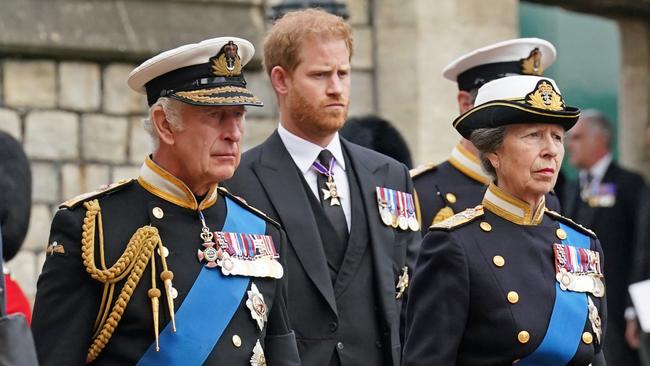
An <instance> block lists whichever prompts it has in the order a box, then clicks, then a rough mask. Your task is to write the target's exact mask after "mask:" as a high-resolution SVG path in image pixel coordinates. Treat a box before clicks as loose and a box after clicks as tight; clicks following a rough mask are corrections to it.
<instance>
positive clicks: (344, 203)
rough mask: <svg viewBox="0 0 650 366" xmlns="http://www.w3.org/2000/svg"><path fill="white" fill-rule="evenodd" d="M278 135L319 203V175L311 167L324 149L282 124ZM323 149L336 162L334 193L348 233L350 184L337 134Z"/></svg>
mask: <svg viewBox="0 0 650 366" xmlns="http://www.w3.org/2000/svg"><path fill="white" fill-rule="evenodd" d="M278 134H279V135H280V140H282V143H283V144H284V147H286V148H287V151H288V152H289V155H291V158H292V159H293V162H294V163H295V164H296V166H297V167H298V169H299V170H300V172H301V173H302V175H303V176H304V177H305V180H306V181H307V184H308V185H309V188H311V191H312V193H313V194H314V196H316V199H318V200H319V201H320V200H321V197H320V196H319V195H320V194H322V193H321V190H320V189H319V187H318V184H317V183H316V175H317V174H319V173H317V172H316V170H315V169H314V168H313V167H312V164H313V163H314V162H315V161H316V159H318V154H320V152H321V151H322V150H324V149H323V148H322V147H320V146H319V145H316V144H314V143H313V142H310V141H307V140H305V139H303V138H301V137H298V136H296V135H294V134H293V133H291V132H289V131H288V130H287V129H286V128H284V127H283V126H282V123H280V125H279V126H278ZM325 149H327V150H329V151H330V152H331V153H332V155H333V156H334V160H336V165H335V166H334V182H335V183H336V191H337V193H338V196H339V200H340V201H341V207H343V213H344V214H345V221H346V223H347V224H348V231H349V230H350V223H351V217H352V216H351V215H352V207H351V201H350V183H349V182H348V176H347V174H346V173H345V160H344V159H343V149H342V148H341V140H340V139H339V134H338V132H337V133H336V135H335V136H334V138H333V139H332V142H330V143H329V145H327V146H326V147H325Z"/></svg>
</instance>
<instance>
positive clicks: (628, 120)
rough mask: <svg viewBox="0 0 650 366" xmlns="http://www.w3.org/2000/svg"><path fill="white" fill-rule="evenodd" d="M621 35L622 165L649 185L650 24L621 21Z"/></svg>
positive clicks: (620, 102)
mask: <svg viewBox="0 0 650 366" xmlns="http://www.w3.org/2000/svg"><path fill="white" fill-rule="evenodd" d="M618 26H619V29H620V33H621V73H620V79H619V98H618V100H619V108H618V109H619V124H620V125H619V129H618V130H619V135H618V146H619V151H620V160H621V163H622V164H623V165H625V166H627V167H629V168H631V169H633V170H635V171H638V172H640V173H642V174H644V175H645V178H646V179H647V180H648V181H650V157H649V156H648V155H647V154H646V149H650V146H647V147H646V146H645V144H646V142H645V139H644V137H645V130H646V129H647V128H650V127H649V126H650V23H648V22H647V21H642V20H638V19H634V18H620V19H618Z"/></svg>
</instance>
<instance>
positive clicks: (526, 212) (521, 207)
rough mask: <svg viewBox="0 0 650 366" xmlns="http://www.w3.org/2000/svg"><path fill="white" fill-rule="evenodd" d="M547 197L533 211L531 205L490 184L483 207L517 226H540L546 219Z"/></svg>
mask: <svg viewBox="0 0 650 366" xmlns="http://www.w3.org/2000/svg"><path fill="white" fill-rule="evenodd" d="M545 200H546V199H545V197H544V196H542V201H541V202H540V203H539V205H537V209H536V210H535V211H533V208H532V207H530V205H529V204H528V203H526V202H524V201H522V200H520V199H518V198H515V197H513V196H512V195H511V194H509V193H507V192H506V191H504V190H502V189H501V188H499V187H497V186H496V185H495V184H494V183H490V186H489V187H488V189H487V191H486V192H485V196H483V207H485V208H486V209H488V210H490V211H491V212H493V213H494V214H495V215H497V216H500V217H502V218H504V219H506V220H508V221H511V222H514V223H515V224H517V225H539V224H540V223H541V222H542V219H543V217H544V209H545V207H546V204H545Z"/></svg>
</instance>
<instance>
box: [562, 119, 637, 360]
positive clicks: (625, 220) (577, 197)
mask: <svg viewBox="0 0 650 366" xmlns="http://www.w3.org/2000/svg"><path fill="white" fill-rule="evenodd" d="M613 141H614V130H613V127H612V124H611V123H610V121H609V120H608V119H607V117H606V116H605V115H604V114H602V113H601V112H599V111H596V110H585V111H584V112H583V113H582V115H581V116H580V120H579V121H578V123H577V124H576V126H575V127H574V128H573V129H572V130H571V131H570V132H569V134H568V135H567V141H566V146H567V149H568V151H569V161H570V162H571V164H572V165H573V166H575V167H576V168H577V169H579V176H578V179H577V180H575V181H572V182H570V183H569V184H568V185H567V187H566V189H565V198H564V201H563V202H562V206H563V207H564V209H565V213H566V215H567V216H569V217H571V218H572V219H574V220H575V221H576V222H578V223H579V224H581V225H585V226H587V227H589V228H591V229H592V230H593V231H594V232H595V233H596V235H598V239H599V240H600V242H601V244H602V246H603V252H604V253H605V258H606V260H605V268H604V272H605V275H606V276H605V285H606V287H607V291H608V304H607V310H608V317H609V324H608V329H607V333H606V335H605V339H607V342H606V343H605V345H604V347H605V358H606V359H607V362H608V363H609V364H611V365H626V366H628V365H629V366H635V365H639V357H638V353H637V351H636V350H633V349H632V348H630V346H629V345H628V344H627V342H626V341H625V328H626V320H625V317H624V313H625V309H626V305H627V304H628V296H627V287H628V285H629V284H630V279H631V277H632V270H633V254H634V236H635V234H636V232H637V227H636V223H637V220H638V217H639V198H640V196H641V192H642V190H643V187H644V182H643V178H642V177H641V176H640V175H639V174H637V173H634V172H631V171H629V170H627V169H624V168H622V167H621V166H619V165H618V164H617V163H616V162H614V161H613V159H612V151H611V149H612V144H613Z"/></svg>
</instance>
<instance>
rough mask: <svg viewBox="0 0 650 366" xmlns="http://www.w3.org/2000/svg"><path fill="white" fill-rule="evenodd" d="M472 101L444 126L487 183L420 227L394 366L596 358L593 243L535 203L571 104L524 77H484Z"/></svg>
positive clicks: (599, 324)
mask: <svg viewBox="0 0 650 366" xmlns="http://www.w3.org/2000/svg"><path fill="white" fill-rule="evenodd" d="M476 105H477V106H476V107H475V108H473V109H470V110H469V111H467V112H465V113H464V114H462V115H461V116H459V117H458V118H456V120H455V121H454V127H455V128H456V130H458V132H459V133H460V134H461V135H462V136H463V137H464V138H466V139H469V140H470V141H471V142H472V144H473V145H474V146H475V147H476V148H477V149H478V151H479V156H480V161H481V164H482V166H483V167H484V169H485V171H486V172H489V173H490V174H491V176H492V183H490V185H489V187H488V188H487V190H486V192H485V195H484V197H483V201H482V205H479V206H476V207H473V208H468V209H466V210H464V211H461V212H460V213H458V214H456V215H454V216H451V217H449V218H447V219H445V220H443V221H441V222H438V223H436V224H434V225H433V226H431V228H430V230H429V233H428V234H427V235H426V236H425V237H424V240H423V242H422V249H421V251H420V255H419V256H418V260H417V265H416V267H415V273H414V275H413V281H412V283H411V289H410V298H409V302H408V308H407V323H406V344H405V346H404V363H403V366H429V365H445V366H452V365H458V366H465V365H467V366H470V365H471V366H493V365H512V364H516V365H518V366H519V365H521V366H528V365H530V366H540V365H549V366H550V365H552V366H559V365H570V366H577V365H580V366H587V365H594V366H595V365H604V359H603V353H602V345H603V342H605V341H606V340H605V339H603V331H604V330H605V329H606V323H607V312H606V301H605V288H604V286H603V283H602V270H601V267H600V263H601V261H602V260H603V259H602V256H603V253H602V250H601V246H600V243H599V242H598V239H597V238H596V236H595V235H594V233H593V232H591V231H590V230H588V229H585V228H583V227H581V226H579V225H577V224H575V223H574V222H573V221H571V220H569V219H567V218H565V217H563V216H561V215H560V214H558V213H555V212H553V211H549V210H547V209H546V207H545V201H546V200H545V197H546V194H547V193H548V192H549V191H550V190H551V189H553V186H554V184H555V181H556V179H557V173H558V171H559V169H560V165H561V164H562V158H563V156H564V146H563V144H562V143H563V139H564V134H565V131H567V130H569V129H571V127H572V126H573V125H574V124H575V123H576V121H577V119H578V116H579V114H580V111H579V110H578V109H577V108H575V107H570V106H567V105H566V104H565V102H564V100H563V99H562V96H561V94H560V90H559V89H558V87H557V85H556V84H555V82H554V81H553V80H551V79H548V78H545V77H538V76H528V75H526V76H523V75H522V76H510V77H505V78H501V79H498V80H494V81H491V82H489V83H487V84H485V85H483V86H482V87H481V88H480V89H479V90H478V94H477V96H476ZM575 258H578V259H579V260H577V261H576V260H571V259H575Z"/></svg>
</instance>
